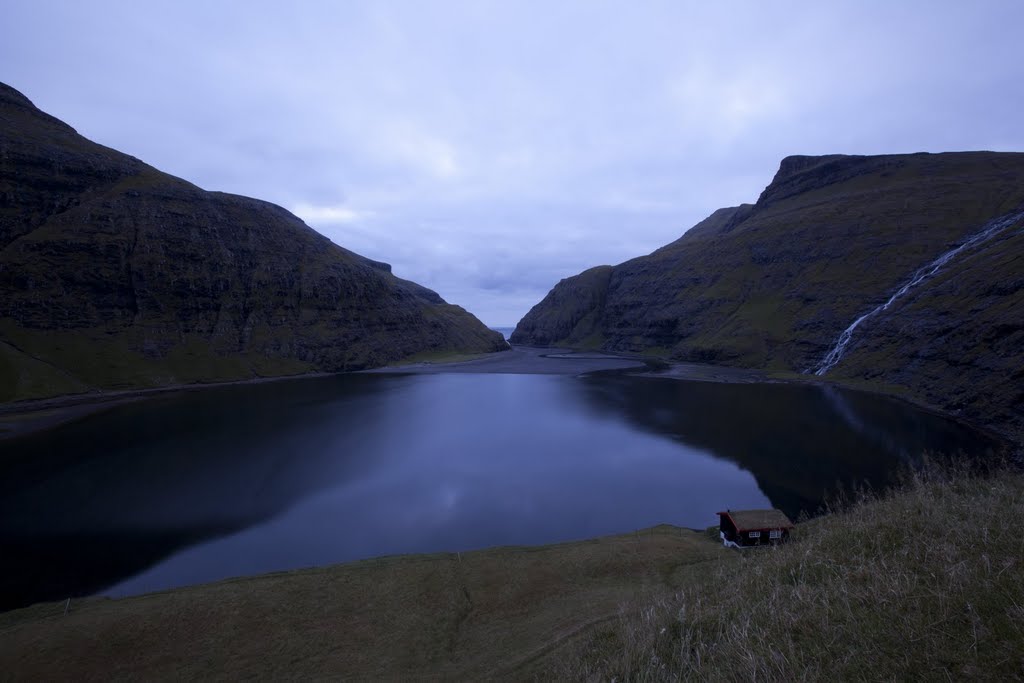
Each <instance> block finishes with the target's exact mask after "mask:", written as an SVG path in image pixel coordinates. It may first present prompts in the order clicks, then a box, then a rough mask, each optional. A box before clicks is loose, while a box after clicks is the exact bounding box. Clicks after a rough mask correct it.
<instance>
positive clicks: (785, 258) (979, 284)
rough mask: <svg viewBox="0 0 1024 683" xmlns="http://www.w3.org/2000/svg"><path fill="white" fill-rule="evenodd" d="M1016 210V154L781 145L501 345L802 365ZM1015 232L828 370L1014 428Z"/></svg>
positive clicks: (1021, 189)
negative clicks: (726, 195)
mask: <svg viewBox="0 0 1024 683" xmlns="http://www.w3.org/2000/svg"><path fill="white" fill-rule="evenodd" d="M1022 210H1024V154H1014V153H993V152H962V153H947V154H911V155H888V156H877V157H854V156H839V155H836V156H827V157H789V158H787V159H785V160H783V162H782V164H781V166H780V168H779V171H778V173H777V174H776V176H775V178H774V179H773V181H772V183H771V184H770V185H769V186H768V187H767V188H766V189H765V191H764V192H763V193H762V194H761V196H760V198H759V199H758V201H757V203H756V204H753V205H743V206H739V207H734V208H731V209H722V210H720V211H717V212H715V214H713V215H712V216H710V217H709V218H708V219H707V220H705V221H704V222H702V223H701V224H699V225H697V226H695V227H694V228H692V229H691V230H689V231H688V232H687V233H685V234H684V235H683V236H682V237H681V238H680V239H679V240H677V241H676V242H673V243H672V244H669V245H667V246H665V247H663V248H661V249H658V250H657V251H655V252H653V253H651V254H649V255H647V256H643V257H640V258H636V259H633V260H631V261H627V262H625V263H622V264H620V265H617V266H615V267H613V268H608V267H605V269H604V271H602V278H601V280H600V281H599V282H598V281H597V280H596V278H595V277H594V273H595V270H590V271H585V272H584V273H582V274H580V275H578V276H575V277H573V278H568V279H567V280H563V281H562V282H560V283H559V284H558V285H556V286H555V287H554V288H553V289H552V291H551V293H550V294H549V295H548V296H547V297H546V298H545V299H544V300H543V301H542V302H540V303H538V304H537V306H535V307H534V308H533V309H532V310H531V311H530V312H529V313H528V314H527V315H526V317H524V318H523V320H522V321H521V322H520V323H519V326H518V327H517V328H516V331H515V333H514V334H513V335H512V337H511V340H512V342H513V343H523V344H552V345H555V344H558V345H568V346H597V347H599V348H602V349H605V350H610V351H630V352H647V353H653V354H656V355H659V356H662V357H668V358H672V359H676V360H685V361H699V362H711V363H717V364H724V365H734V366H740V367H747V368H758V369H764V370H767V371H770V372H777V373H800V372H804V371H806V370H807V369H809V368H812V367H814V366H816V365H817V364H818V363H819V362H820V361H821V359H822V358H823V357H824V355H825V354H826V352H827V351H828V349H829V348H830V347H831V346H832V345H833V343H834V342H835V340H836V338H837V337H838V336H839V334H840V333H841V332H842V331H843V330H844V329H845V328H846V327H847V326H848V325H849V324H850V323H852V322H853V321H854V320H855V319H857V318H858V317H859V316H861V315H863V314H864V313H866V312H868V311H869V310H871V309H872V308H874V307H876V306H878V305H879V304H881V303H883V302H885V301H886V300H887V299H888V297H889V296H890V295H891V294H892V293H893V292H894V291H896V290H897V289H898V288H899V287H900V285H901V284H902V283H904V282H905V281H906V280H907V278H908V277H910V275H911V274H913V273H914V272H915V271H916V270H917V269H918V268H920V267H921V266H923V265H925V264H927V263H928V262H930V261H932V260H934V259H935V258H936V257H938V256H940V255H941V254H943V253H944V252H946V251H948V250H949V249H950V248H951V247H952V246H954V245H957V244H959V243H961V242H962V241H963V240H964V239H965V238H966V237H967V236H969V235H972V234H974V233H975V232H977V231H978V230H980V229H981V228H982V227H983V226H985V225H986V224H987V223H988V222H989V221H990V220H992V219H994V218H997V217H1000V216H1005V215H1011V214H1014V213H1015V212H1020V211H1022ZM1022 227H1024V218H1022V219H1020V220H1018V221H1017V222H1016V223H1015V224H1014V225H1013V226H1010V227H1009V228H1008V229H1007V230H1006V231H1005V232H1004V233H1002V234H1001V235H1000V236H999V238H998V239H995V240H993V241H991V242H989V243H986V244H985V245H983V246H981V247H979V248H974V249H969V250H967V251H966V252H965V253H964V254H963V255H962V256H961V257H959V258H958V259H957V260H955V261H953V262H951V263H950V264H949V267H948V268H945V269H944V270H943V271H942V272H941V273H940V274H939V277H936V278H934V279H932V280H931V281H928V282H926V283H925V284H923V285H922V286H921V287H919V288H918V289H916V290H914V291H913V292H911V293H910V295H908V296H906V297H904V298H902V299H900V300H899V301H898V302H897V303H896V304H895V305H894V306H893V307H891V308H890V309H889V310H887V311H886V312H885V313H884V314H883V315H879V316H877V317H875V318H872V319H871V320H870V321H868V322H867V323H865V324H864V325H863V326H862V327H861V328H859V329H858V332H857V334H856V335H855V337H854V340H853V342H852V343H851V344H850V347H849V353H848V355H847V357H846V358H844V359H843V360H842V361H841V362H840V363H839V364H838V365H837V366H836V367H835V368H834V369H833V370H832V371H831V372H830V373H829V375H828V376H829V378H832V379H838V380H843V381H847V382H851V383H859V384H860V385H861V386H865V387H867V388H874V389H878V390H883V391H887V392H895V393H899V394H901V395H904V396H907V397H909V398H913V399H915V400H918V401H921V402H924V403H927V404H929V405H933V406H936V407H940V408H942V409H944V410H947V411H950V412H958V413H960V414H962V415H964V416H965V417H968V418H970V419H972V420H975V421H976V422H981V423H984V424H987V425H989V426H993V427H995V428H997V429H999V430H1001V431H1002V432H1003V433H1004V434H1007V435H1011V436H1013V437H1014V438H1017V439H1024V394H1021V393H1020V390H1019V388H1018V387H1020V386H1021V379H1022V378H1024V375H1021V374H1020V373H1021V368H1022V367H1024V279H1022V277H1021V272H1022V270H1021V266H1020V264H1021V259H1022V258H1024V251H1022V249H1024V233H1022V232H1021V229H1022ZM589 302H592V304H590V303H589ZM583 303H588V304H589V305H587V306H582V304H583Z"/></svg>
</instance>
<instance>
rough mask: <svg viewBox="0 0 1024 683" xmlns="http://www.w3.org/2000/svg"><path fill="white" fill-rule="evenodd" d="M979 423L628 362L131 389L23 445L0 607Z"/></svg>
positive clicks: (592, 516)
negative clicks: (186, 390)
mask: <svg viewBox="0 0 1024 683" xmlns="http://www.w3.org/2000/svg"><path fill="white" fill-rule="evenodd" d="M977 445H978V437H977V436H976V435H973V434H972V433H970V432H968V431H966V430H964V429H962V428H961V427H959V426H957V425H953V424H951V423H949V422H947V421H945V420H941V419H939V418H936V417H934V416H932V415H927V414H925V413H921V412H920V411H914V410H912V409H910V408H908V407H906V406H903V405H901V404H897V403H893V402H890V401H885V400H884V399H879V398H878V397H873V396H866V395H861V394H849V393H846V392H839V393H828V392H825V393H823V392H822V391H821V390H820V389H818V388H815V387H792V386H781V385H718V384H710V383H684V382H677V381H670V380H657V379H648V378H635V377H628V376H592V377H587V378H573V377H565V376H542V375H468V374H461V375H420V376H397V375H373V376H346V377H335V378H327V379H320V380H304V381H295V382H280V383H273V384H266V385H257V386H247V387H233V388H228V389H216V390H208V391H203V392H195V393H191V394H187V395H180V396H174V397H166V398H162V399H159V400H152V401H146V402H140V403H137V404H133V405H126V406H121V407H119V408H117V409H115V410H112V411H110V412H109V413H106V414H103V415H98V416H95V417H93V418H90V419H88V420H84V421H82V422H80V423H77V424H72V425H67V426H65V427H63V428H61V429H58V430H54V431H53V432H51V433H49V434H45V435H39V436H36V437H32V438H27V439H22V440H20V441H18V442H8V443H7V444H5V458H4V460H3V464H0V552H2V556H3V557H4V558H5V561H4V565H3V568H2V570H0V582H2V583H0V606H2V607H6V608H9V607H12V606H15V605H20V604H27V603H30V602H34V601H38V600H44V599H61V598H63V597H67V596H69V595H82V594H89V593H95V592H106V593H110V594H129V593H136V592H143V591H149V590H157V589H162V588H166V587H171V586H176V585H183V584H188V583H195V582H200V581H210V580H215V579H218V578H223V577H227V576H234V575H239V574H252V573H258V572H264V571H271V570H278V569H287V568H294V567H302V566H310V565H317V564H326V563H331V562H339V561H345V560H351V559H356V558H362V557H370V556H377V555H382V554H391V553H406V552H427V551H439V550H460V549H468V548H476V547H485V546H491V545H501V544H535V543H546V542H554V541H560V540H568V539H573V538H584V537H589V536H595V535H600V534H607V533H614V532H621V531H627V530H630V529H634V528H640V527H645V526H650V525H653V524H658V523H662V522H668V523H673V524H678V525H682V526H693V527H700V526H704V525H707V524H711V523H713V521H714V512H715V511H717V510H718V509H720V508H721V507H723V506H730V507H753V506H764V505H769V504H771V505H775V506H778V507H782V508H783V509H784V510H786V511H787V512H789V513H790V514H795V513H796V512H797V511H799V510H800V509H804V508H808V507H810V508H812V509H813V507H816V506H817V504H818V503H819V502H820V500H821V496H822V494H823V492H824V491H826V490H829V489H831V488H832V487H833V485H834V484H835V483H836V481H852V480H856V479H862V478H868V479H872V480H875V481H884V480H885V477H886V476H888V474H889V473H890V472H891V471H892V469H893V466H894V462H896V461H897V460H898V458H900V457H908V456H909V455H910V454H916V453H919V452H920V451H921V450H923V449H933V450H934V449H936V448H938V447H940V446H941V447H942V448H943V449H948V448H950V447H952V448H957V447H964V448H972V449H973V448H976V447H977Z"/></svg>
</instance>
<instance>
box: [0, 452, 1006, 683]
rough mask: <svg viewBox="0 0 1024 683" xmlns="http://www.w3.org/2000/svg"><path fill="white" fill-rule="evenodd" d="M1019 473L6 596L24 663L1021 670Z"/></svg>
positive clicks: (867, 675) (483, 674) (93, 672)
mask: <svg viewBox="0 0 1024 683" xmlns="http://www.w3.org/2000/svg"><path fill="white" fill-rule="evenodd" d="M1022 489H1024V475H1021V474H1020V473H1019V472H1016V471H1015V472H1009V473H1007V472H1002V473H999V474H996V475H993V476H989V477H984V478H969V477H968V478H965V477H961V476H959V475H949V474H943V475H932V476H931V477H930V478H920V477H919V478H917V479H916V480H914V481H912V482H911V483H910V484H909V485H908V486H907V487H906V488H905V489H904V490H903V491H900V492H898V493H896V494H892V495H889V496H887V497H885V498H884V499H876V500H867V501H862V502H860V503H859V504H857V505H856V506H853V507H852V508H847V509H844V510H841V511H838V512H834V513H833V514H831V515H829V516H827V517H824V518H819V519H817V520H814V521H811V522H807V523H804V524H802V525H800V526H799V528H798V532H797V534H796V538H795V540H794V542H792V543H790V544H789V545H787V546H783V547H779V548H776V549H766V550H756V551H746V552H742V553H741V552H737V551H730V550H725V549H723V548H722V547H721V546H720V545H719V544H718V543H717V542H715V541H714V540H712V539H711V538H710V537H708V536H706V535H703V534H699V533H697V532H693V531H688V530H684V529H677V528H674V527H667V526H665V527H657V528H655V529H650V530H646V531H643V532H639V533H636V534H626V535H622V536H615V537H607V538H602V539H595V540H592V541H581V542H575V543H566V544H560V545H554V546H546V547H538V548H496V549H491V550H483V551H477V552H471V553H463V554H461V555H458V554H437V555H422V556H407V557H391V558H382V559H378V560H370V561H364V562H356V563H352V564H348V565H340V566H335V567H328V568H322V569H311V570H306V571H297V572H288V573H281V574H273V575H268V576H263V577H255V578H248V579H238V580H233V581H225V582H221V583H216V584H210V585H205V586H196V587H191V588H185V589H180V590H176V591H168V592H164V593H156V594H152V595H146V596H140V597H136V598H127V599H121V600H108V599H89V600H85V601H80V602H76V601H72V603H71V608H70V610H69V612H68V614H67V615H64V614H63V611H64V604H63V603H60V604H46V605H37V606H35V607H31V608H27V609H23V610H16V611H13V612H9V613H6V614H2V615H0V671H3V672H4V674H5V675H6V676H7V677H9V678H12V679H24V680H55V679H71V678H74V679H75V680H96V679H109V678H146V679H153V678H156V679H169V678H173V679H182V678H204V679H206V678H216V679H225V678H231V679H235V678H241V677H252V676H263V677H270V678H281V677H289V678H309V677H314V676H320V677H324V676H326V677H339V676H344V677H349V678H359V679H382V678H383V679H398V678H402V679H405V678H434V679H436V678H446V679H460V680H482V679H512V680H524V679H525V680H529V679H532V678H534V677H539V678H540V679H542V680H547V679H552V678H557V679H572V680H612V679H614V680H658V681H660V680H678V679H696V680H702V679H713V680H736V681H749V680H787V681H791V680H824V679H842V680H850V679H869V680H880V679H881V680H922V679H924V680H945V679H946V678H947V677H949V678H953V679H956V678H987V679H1008V678H1014V677H1018V678H1019V677H1021V676H1024V567H1022V562H1024V560H1022V558H1024V535H1022V534H1021V533H1020V529H1021V528H1024V500H1022V497H1021V495H1020V494H1021V491H1022Z"/></svg>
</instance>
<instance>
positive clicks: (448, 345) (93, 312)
mask: <svg viewBox="0 0 1024 683" xmlns="http://www.w3.org/2000/svg"><path fill="white" fill-rule="evenodd" d="M505 347H506V345H505V343H504V341H503V340H502V337H501V335H500V334H498V333H496V332H492V331H491V330H488V329H487V328H486V327H485V326H484V325H483V324H481V323H480V322H479V321H478V320H477V319H476V318H475V317H473V316H472V315H470V314H469V313H467V312H466V311H465V310H463V309H462V308H459V307H458V306H452V305H449V304H446V303H445V302H444V301H443V300H442V299H441V298H440V297H439V296H438V295H437V294H435V293H434V292H432V291H430V290H428V289H425V288H423V287H420V286H419V285H416V284H414V283H412V282H408V281H405V280H401V279H399V278H397V277H395V276H393V275H392V274H391V273H390V267H389V266H388V265H387V264H383V263H379V262H375V261H371V260H369V259H366V258H364V257H362V256H359V255H358V254H355V253H353V252H350V251H348V250H346V249H343V248H341V247H339V246H337V245H335V244H333V243H332V242H331V241H330V240H328V239H327V238H326V237H323V236H322V235H320V234H318V233H316V232H315V231H314V230H312V229H311V228H309V227H307V226H306V225H305V224H304V223H303V222H302V221H301V220H299V219H298V218H297V217H295V216H294V215H292V214H290V213H288V212H287V211H285V210H284V209H282V208H280V207H278V206H275V205H273V204H269V203H267V202H262V201H259V200H256V199H250V198H248V197H240V196H236V195H230V194H223V193H219V192H207V191H204V190H202V189H200V188H198V187H196V186H194V185H191V184H190V183H187V182H185V181H183V180H181V179H179V178H175V177H172V176H169V175H167V174H165V173H161V172H160V171H157V170H156V169H154V168H152V167H150V166H147V165H146V164H144V163H142V162H141V161H139V160H138V159H135V158H133V157H130V156H127V155H125V154H121V153H119V152H116V151H114V150H112V149H108V148H106V147H103V146H101V145H97V144H95V143H92V142H90V141H89V140H86V139H85V138H83V137H82V136H80V135H78V134H77V133H76V132H75V131H74V130H73V129H72V128H71V127H69V126H68V125H66V124H64V123H62V122H61V121H59V120H57V119H55V118H53V117H51V116H49V115H47V114H45V113H43V112H42V111H40V110H39V109H37V108H36V107H35V106H33V105H32V103H31V102H30V101H29V100H28V99H27V98H25V97H24V96H23V95H22V94H21V93H19V92H17V91H15V90H14V89H12V88H10V87H8V86H6V85H3V84H0V401H10V400H17V399H25V398H37V397H45V396H54V395H60V394H65V393H75V392H81V391H87V390H91V389H96V388H100V389H119V388H134V387H153V386H161V385H167V384H175V383H183V382H195V381H221V380H234V379H244V378H250V377H254V376H276V375H289V374H296V373H302V372H310V371H336V370H352V369H359V368H366V367H371V366H376V365H382V364H385V363H387V362H390V361H394V360H398V359H401V358H404V357H407V356H410V355H413V354H417V353H423V352H434V351H436V352H452V351H459V352H485V351H497V350H501V349H503V348H505Z"/></svg>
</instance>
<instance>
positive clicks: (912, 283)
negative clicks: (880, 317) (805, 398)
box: [806, 211, 1024, 375]
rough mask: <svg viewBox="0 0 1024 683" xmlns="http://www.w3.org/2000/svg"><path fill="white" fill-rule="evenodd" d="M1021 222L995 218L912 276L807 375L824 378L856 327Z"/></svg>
mask: <svg viewBox="0 0 1024 683" xmlns="http://www.w3.org/2000/svg"><path fill="white" fill-rule="evenodd" d="M1022 218H1024V211H1021V212H1019V213H1014V214H1010V215H1007V216H1003V217H1001V218H996V219H995V220H993V221H990V222H989V223H987V224H986V225H985V227H984V228H982V229H981V230H980V231H979V232H977V233H975V234H974V235H971V236H970V237H968V238H967V239H966V240H965V241H964V242H963V244H961V245H960V246H958V247H956V248H955V249H950V250H949V251H947V252H946V253H944V254H943V255H942V256H940V257H938V258H937V259H935V260H934V261H932V262H931V263H929V264H928V265H926V266H923V267H921V268H919V269H918V270H917V271H915V272H914V274H913V275H911V276H910V279H909V280H907V282H906V283H905V284H904V285H903V286H902V287H900V288H899V289H898V290H896V293H895V294H893V295H892V296H890V297H889V300H888V301H886V302H885V303H884V304H882V305H880V306H876V307H875V308H873V309H871V310H870V311H868V312H867V313H865V314H864V315H862V316H861V317H859V318H857V319H856V320H854V321H853V323H852V324H851V325H850V326H849V327H847V328H846V329H845V330H843V332H842V334H840V335H839V338H838V339H837V340H836V343H835V345H833V346H832V348H831V349H829V352H828V353H826V354H825V357H824V358H822V359H821V363H819V364H818V367H816V368H811V369H808V370H807V371H806V372H813V373H814V374H815V375H824V374H825V373H826V372H828V371H829V370H831V369H832V368H833V367H835V365H836V363H838V362H839V361H840V360H841V359H842V357H843V354H844V353H845V352H846V346H847V345H848V344H849V343H850V339H851V338H853V331H854V330H856V329H857V326H859V325H860V324H861V323H862V322H864V321H865V320H867V319H868V318H870V317H872V316H874V315H876V314H878V313H881V312H882V311H884V310H886V309H887V308H889V307H890V306H892V304H893V302H894V301H896V300H897V299H899V298H900V297H901V296H903V295H904V294H906V293H907V292H909V291H910V290H911V289H913V288H914V287H916V286H917V285H919V284H921V283H922V282H924V281H925V280H927V279H928V278H930V277H932V276H933V275H935V274H936V273H938V272H939V270H940V269H941V268H942V266H944V265H946V264H947V263H949V262H950V261H952V260H953V259H954V258H956V257H957V256H958V255H959V254H960V253H961V252H963V251H964V250H966V249H970V248H971V247H975V246H978V245H979V244H981V243H983V242H987V241H988V240H990V239H992V238H993V237H995V236H996V235H998V234H999V233H1000V232H1002V231H1003V230H1005V229H1006V228H1008V227H1010V226H1011V225H1013V224H1014V223H1016V222H1017V221H1019V220H1021V219H1022Z"/></svg>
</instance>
